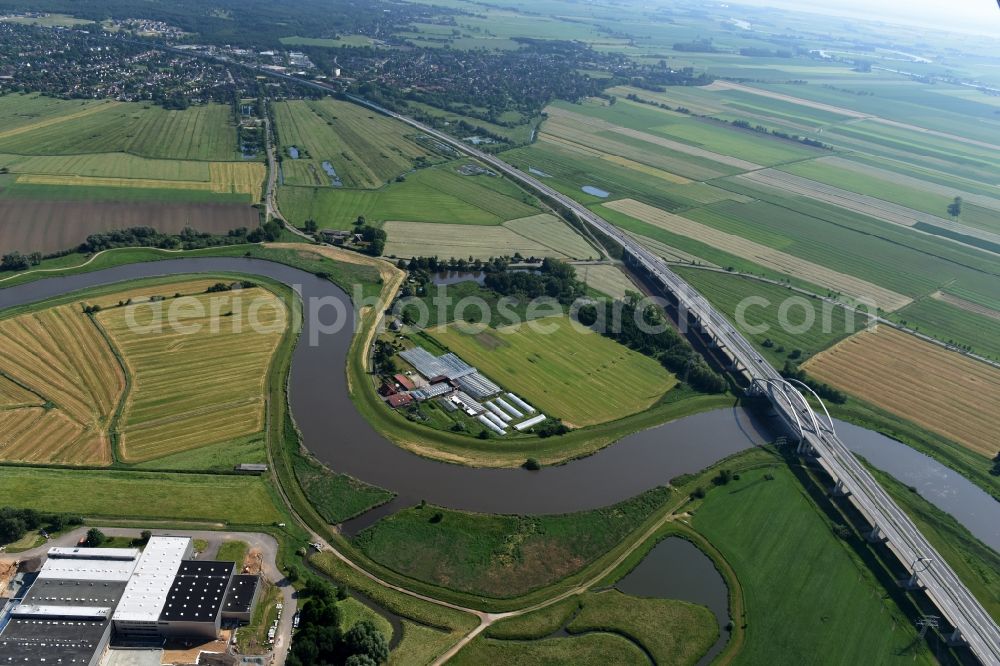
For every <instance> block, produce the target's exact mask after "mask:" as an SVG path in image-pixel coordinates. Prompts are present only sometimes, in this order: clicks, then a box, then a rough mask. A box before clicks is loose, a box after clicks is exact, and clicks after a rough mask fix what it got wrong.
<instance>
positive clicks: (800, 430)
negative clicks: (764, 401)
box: [751, 377, 805, 439]
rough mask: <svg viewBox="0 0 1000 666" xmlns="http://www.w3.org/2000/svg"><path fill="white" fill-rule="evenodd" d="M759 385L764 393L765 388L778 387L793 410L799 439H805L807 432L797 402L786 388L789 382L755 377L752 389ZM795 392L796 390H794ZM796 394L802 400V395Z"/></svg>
mask: <svg viewBox="0 0 1000 666" xmlns="http://www.w3.org/2000/svg"><path fill="white" fill-rule="evenodd" d="M758 384H759V385H760V387H761V389H760V390H761V391H762V392H763V391H764V386H770V387H777V389H778V390H779V391H780V392H781V394H782V395H783V396H784V397H785V400H786V401H788V406H789V407H790V408H791V412H792V418H794V419H795V429H796V430H797V431H798V437H799V439H802V438H803V437H805V430H804V429H803V427H802V420H801V419H799V414H798V409H796V408H795V401H794V400H792V398H791V397H790V396H789V395H788V391H787V390H786V386H788V384H787V382H784V381H782V380H778V379H771V378H769V377H755V378H754V379H753V383H752V384H751V387H753V386H756V385H758ZM793 391H794V388H793ZM795 393H796V394H797V395H798V396H799V398H800V399H801V397H802V394H801V393H799V392H798V391H795Z"/></svg>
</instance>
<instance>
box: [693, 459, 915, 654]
mask: <svg viewBox="0 0 1000 666" xmlns="http://www.w3.org/2000/svg"><path fill="white" fill-rule="evenodd" d="M767 476H770V477H771V479H770V480H769V479H768V478H766V477H767ZM691 524H692V526H693V527H694V528H695V529H696V530H698V531H699V532H700V533H702V534H703V535H705V536H706V537H707V538H708V539H709V540H710V541H711V543H712V544H713V545H714V546H715V547H716V548H718V550H719V551H720V552H721V553H722V555H723V556H724V557H725V559H726V561H727V562H728V563H729V564H730V565H731V566H732V568H733V569H734V570H735V572H736V575H737V577H738V579H739V583H740V586H741V587H742V589H743V595H744V599H745V604H746V617H747V627H746V643H745V644H744V647H743V649H742V651H740V652H739V654H737V656H736V658H735V660H734V662H735V663H737V664H760V663H769V662H771V661H773V657H774V655H776V654H780V655H782V660H783V661H784V662H786V663H806V662H808V663H817V659H819V660H820V663H836V664H854V663H865V664H912V663H914V662H915V661H916V663H932V661H933V660H932V657H931V655H930V654H929V653H927V651H926V649H925V648H924V647H923V644H922V643H918V642H916V641H915V639H916V637H917V636H916V630H914V629H912V628H911V627H912V625H911V623H910V621H909V620H908V619H907V618H906V617H905V616H903V615H902V613H901V612H900V611H899V609H898V607H897V606H896V605H895V604H894V603H893V602H892V601H890V600H888V599H883V598H882V596H883V595H884V592H882V587H881V586H880V585H879V584H878V583H877V582H876V581H875V580H874V579H873V577H872V574H871V573H869V572H868V570H867V568H866V567H865V565H864V564H863V563H861V562H860V561H859V560H858V559H857V557H856V556H855V554H854V553H853V551H852V550H851V548H850V547H849V546H848V545H846V544H844V543H842V542H841V541H840V538H839V537H838V536H837V534H836V533H835V531H834V530H833V529H832V526H831V525H830V524H829V523H828V522H827V521H826V520H825V519H824V517H823V516H822V515H821V514H820V513H819V512H818V510H817V508H816V507H815V506H814V505H813V504H812V502H811V500H810V499H809V498H808V497H807V496H806V495H805V491H804V490H803V489H802V488H801V486H800V485H799V482H798V481H797V480H796V479H795V477H794V476H793V475H792V474H791V472H789V471H788V470H787V469H785V468H774V467H772V468H770V469H757V470H748V471H744V472H741V479H740V480H739V481H737V482H736V483H735V484H732V483H731V484H729V485H725V486H719V487H716V488H714V489H712V490H710V491H709V493H708V495H707V497H706V498H705V500H704V502H703V503H702V504H701V505H700V506H699V507H698V508H697V510H696V512H695V515H694V517H693V519H692V521H691ZM789 590H794V591H795V593H794V594H789ZM846 636H849V637H850V640H845V637H846ZM914 646H915V647H914ZM911 648H912V649H911Z"/></svg>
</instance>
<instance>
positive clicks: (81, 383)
mask: <svg viewBox="0 0 1000 666" xmlns="http://www.w3.org/2000/svg"><path fill="white" fill-rule="evenodd" d="M217 282H218V280H212V279H196V280H189V281H185V282H175V283H169V284H157V285H143V286H137V287H135V288H134V289H123V290H121V291H112V292H108V293H104V294H102V295H100V296H95V297H93V298H90V299H88V298H86V297H84V298H83V299H82V300H81V301H80V302H74V303H70V304H65V305H59V306H56V307H51V308H45V309H41V310H38V311H34V312H28V313H24V314H19V315H16V316H13V317H9V318H7V319H4V320H0V369H2V371H3V375H0V425H2V427H0V432H2V433H3V434H2V435H0V459H3V460H11V461H27V462H45V463H52V462H57V463H64V464H88V465H106V464H109V463H110V462H111V460H112V447H111V440H110V437H111V435H110V434H109V430H110V429H112V428H113V429H114V430H115V431H116V432H117V433H118V434H119V451H118V453H119V454H120V457H121V459H122V460H123V461H125V462H138V461H147V460H151V459H153V458H159V457H164V456H168V455H172V454H177V453H180V452H183V451H188V450H191V449H194V448H201V447H206V446H210V445H213V444H221V443H224V442H229V441H232V440H238V439H240V438H241V437H246V436H249V435H253V434H255V433H259V432H260V431H261V430H262V429H263V418H264V415H263V410H264V397H263V395H264V387H263V383H264V382H265V381H266V377H267V368H268V367H269V364H270V359H271V356H272V355H273V353H274V351H275V349H276V346H277V343H278V341H279V340H280V338H281V336H282V335H283V333H284V330H285V327H286V325H287V312H286V308H285V306H284V304H283V303H282V302H281V301H280V299H279V298H278V297H277V296H276V295H274V294H273V293H271V292H270V291H267V290H264V289H261V288H255V289H251V290H247V291H243V292H238V291H234V292H222V293H211V294H209V293H205V292H206V289H207V288H208V287H209V286H211V285H213V284H215V283H217ZM175 294H185V300H184V301H175V298H174V295H175ZM154 296H155V297H159V299H165V300H158V299H153V298H152V297H154ZM129 300H131V303H129V304H126V305H121V303H123V302H128V301H129ZM84 305H89V306H100V308H101V310H100V312H98V313H96V314H95V315H92V317H93V320H92V319H91V315H87V314H85V313H84V312H83V306H84ZM172 305H174V308H173V312H175V313H176V317H175V320H176V322H177V326H171V325H168V323H167V322H166V321H163V322H162V324H163V325H162V328H161V330H156V326H155V322H156V321H158V320H165V319H166V318H167V316H168V315H169V313H170V312H171V306H172ZM199 310H201V311H203V312H204V314H203V315H201V314H199V312H198V311H199ZM154 312H161V313H162V315H161V318H160V319H158V318H157V317H155V316H154ZM213 312H214V313H215V316H214V318H210V317H212V313H213ZM213 320H214V326H215V329H214V330H213ZM255 322H256V323H258V324H259V328H258V329H255V327H254V325H253V324H254V323H255ZM195 326H200V330H195V329H194V328H193V327H195ZM102 329H103V330H102ZM259 331H263V332H259ZM105 336H107V337H105ZM119 358H120V359H121V362H120V361H119ZM122 363H124V365H125V368H126V369H127V371H128V383H126V375H125V371H124V370H123V368H122ZM126 388H127V389H128V393H127V394H126V393H125V392H126ZM123 398H124V401H123ZM119 410H120V418H119V417H118V416H117V415H118V413H119Z"/></svg>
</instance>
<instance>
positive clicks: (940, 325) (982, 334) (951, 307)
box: [893, 293, 1000, 361]
mask: <svg viewBox="0 0 1000 666" xmlns="http://www.w3.org/2000/svg"><path fill="white" fill-rule="evenodd" d="M893 319H895V320H896V321H899V322H900V323H903V324H905V325H909V326H916V327H917V328H918V329H919V331H920V332H921V333H923V334H925V335H930V336H933V337H935V338H937V339H938V340H943V341H945V342H949V341H952V342H953V343H954V342H956V341H957V342H958V343H959V344H963V345H968V348H969V350H970V351H972V352H973V353H976V354H979V355H980V356H985V357H986V358H990V359H993V360H997V361H1000V328H998V327H1000V323H998V322H1000V312H998V311H997V310H993V309H990V308H986V307H983V306H980V305H977V304H975V303H970V302H969V301H965V300H963V299H961V298H958V297H956V296H952V295H951V294H945V293H936V294H931V297H930V298H922V299H920V300H919V301H916V302H914V303H912V304H911V305H908V306H907V307H905V308H903V309H902V310H899V311H898V312H895V313H893Z"/></svg>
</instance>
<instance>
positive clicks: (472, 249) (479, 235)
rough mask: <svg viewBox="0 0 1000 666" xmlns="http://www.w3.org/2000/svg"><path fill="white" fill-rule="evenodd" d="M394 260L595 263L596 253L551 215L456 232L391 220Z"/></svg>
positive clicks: (441, 226)
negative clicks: (545, 259)
mask: <svg viewBox="0 0 1000 666" xmlns="http://www.w3.org/2000/svg"><path fill="white" fill-rule="evenodd" d="M383 229H385V231H386V234H387V235H388V241H387V242H386V245H385V252H384V254H385V255H386V256H389V257H430V256H438V257H445V258H450V257H462V258H465V257H475V258H477V259H487V258H489V257H496V256H502V255H509V256H513V255H514V254H515V253H520V254H521V256H523V257H557V258H560V259H596V258H597V256H598V252H597V250H596V249H595V248H594V247H593V246H591V245H590V243H588V242H587V241H586V240H584V238H583V237H582V236H580V235H579V234H578V233H577V232H576V231H574V230H573V229H572V228H571V227H570V226H569V225H568V224H566V223H565V222H563V221H562V220H560V219H559V218H557V217H555V216H553V215H550V214H548V213H541V214H538V215H532V216H530V217H525V218H520V219H516V220H510V221H508V222H504V223H502V224H500V225H499V226H495V227H477V228H475V229H470V228H467V227H456V225H454V224H448V223H444V224H441V223H429V222H400V221H396V220H393V221H389V222H386V223H385V224H384V225H383Z"/></svg>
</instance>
